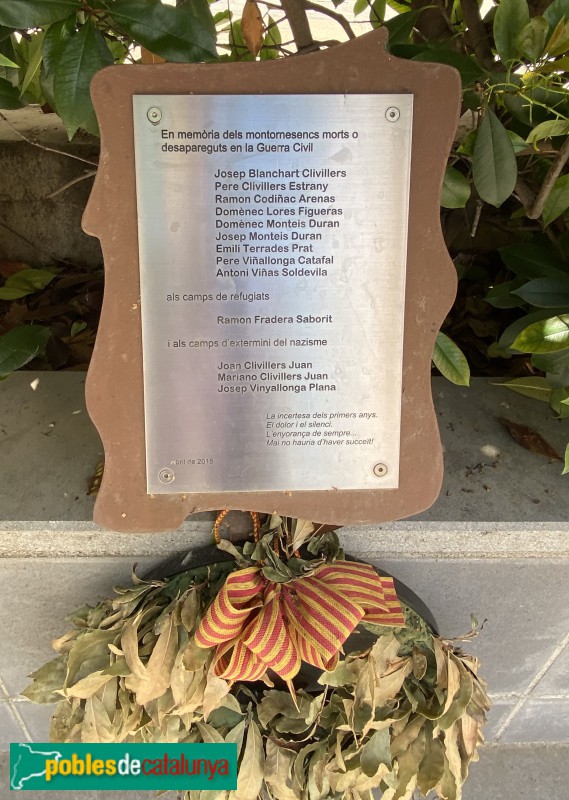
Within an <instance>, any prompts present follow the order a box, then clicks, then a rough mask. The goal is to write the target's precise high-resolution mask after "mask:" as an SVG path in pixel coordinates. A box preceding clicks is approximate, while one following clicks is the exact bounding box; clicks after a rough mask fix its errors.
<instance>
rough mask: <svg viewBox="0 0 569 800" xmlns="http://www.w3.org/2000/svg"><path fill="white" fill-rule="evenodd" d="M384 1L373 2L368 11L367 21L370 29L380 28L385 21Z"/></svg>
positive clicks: (374, 0) (376, 0) (375, 0)
mask: <svg viewBox="0 0 569 800" xmlns="http://www.w3.org/2000/svg"><path fill="white" fill-rule="evenodd" d="M385 5H386V2H385V0H373V3H372V4H371V8H370V10H369V21H370V25H371V27H372V28H380V27H381V26H382V25H383V20H384V19H385Z"/></svg>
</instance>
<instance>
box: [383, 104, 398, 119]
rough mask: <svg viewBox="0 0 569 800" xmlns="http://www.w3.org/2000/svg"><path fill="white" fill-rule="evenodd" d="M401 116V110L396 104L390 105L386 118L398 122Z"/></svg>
mask: <svg viewBox="0 0 569 800" xmlns="http://www.w3.org/2000/svg"><path fill="white" fill-rule="evenodd" d="M400 116H401V112H400V111H399V109H398V108H397V107H396V106H389V108H388V109H387V111H386V112H385V119H386V120H387V121H388V122H397V120H398V119H399V117H400Z"/></svg>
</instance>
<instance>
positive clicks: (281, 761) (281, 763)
mask: <svg viewBox="0 0 569 800" xmlns="http://www.w3.org/2000/svg"><path fill="white" fill-rule="evenodd" d="M295 757H296V753H295V752H294V750H286V749H285V748H284V747H279V746H278V745H277V744H275V743H274V742H273V741H272V740H271V739H268V740H267V744H266V760H265V774H264V778H265V782H266V783H267V784H268V785H269V786H272V787H274V790H275V794H276V796H277V797H278V798H279V800H298V798H299V796H300V795H299V794H297V793H296V792H295V791H294V786H295V784H294V781H293V779H292V765H293V763H294V759H295Z"/></svg>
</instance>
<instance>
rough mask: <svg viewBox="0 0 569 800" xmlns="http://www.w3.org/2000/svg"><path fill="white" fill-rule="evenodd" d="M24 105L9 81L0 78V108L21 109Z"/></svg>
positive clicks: (18, 93) (17, 91)
mask: <svg viewBox="0 0 569 800" xmlns="http://www.w3.org/2000/svg"><path fill="white" fill-rule="evenodd" d="M24 105H25V103H23V102H22V101H21V100H20V92H19V90H18V89H17V88H16V87H15V86H12V84H11V83H10V82H9V81H6V80H4V78H0V108H9V109H14V108H22V107H23V106H24Z"/></svg>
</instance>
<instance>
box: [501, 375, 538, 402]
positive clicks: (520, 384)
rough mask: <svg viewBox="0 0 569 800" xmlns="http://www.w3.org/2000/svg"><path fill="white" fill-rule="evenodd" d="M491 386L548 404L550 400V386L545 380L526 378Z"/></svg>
mask: <svg viewBox="0 0 569 800" xmlns="http://www.w3.org/2000/svg"><path fill="white" fill-rule="evenodd" d="M492 385H493V386H505V387H506V388H507V389H511V390H512V391H513V392H517V393H518V394H523V395H524V396H525V397H531V398H533V399H534V400H541V401H542V402H544V403H549V401H550V399H551V384H550V383H549V381H548V380H547V378H538V377H528V378H514V379H513V380H511V381H507V382H506V383H494V384H492Z"/></svg>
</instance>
